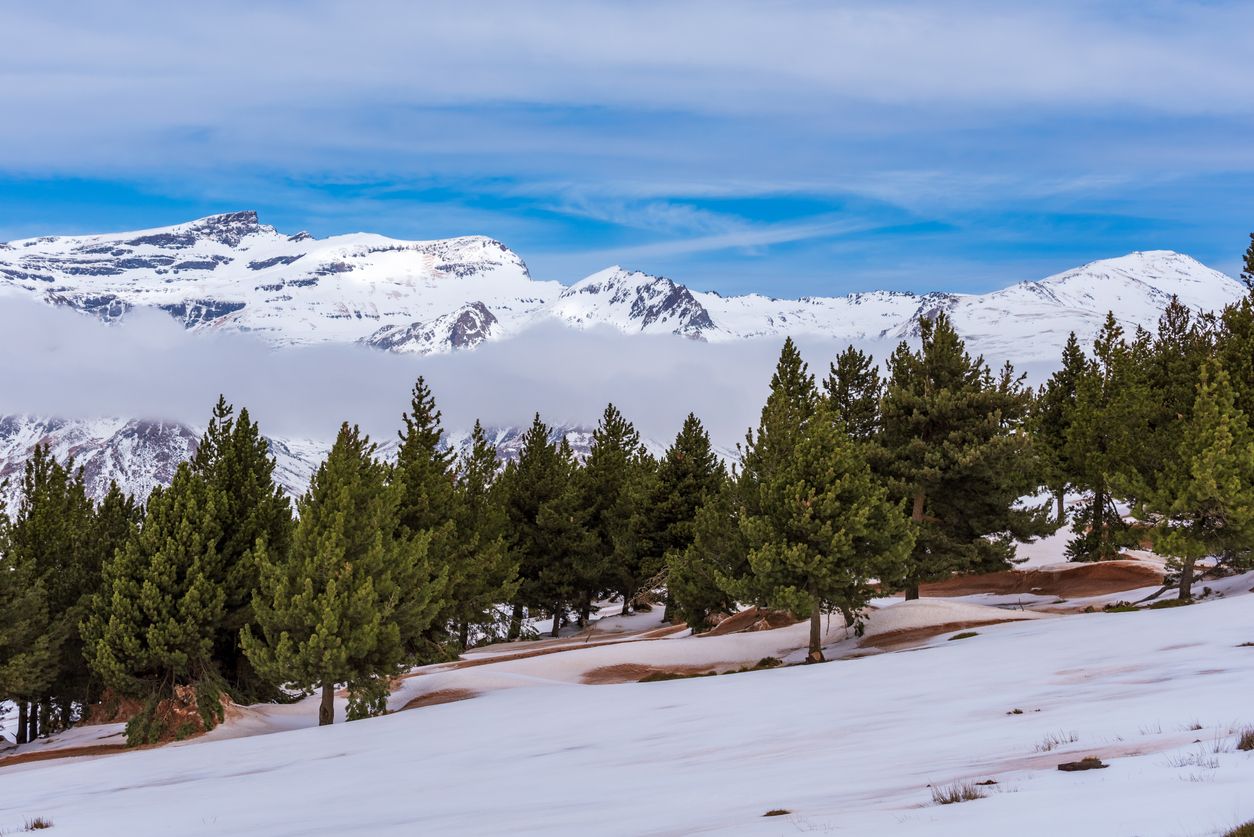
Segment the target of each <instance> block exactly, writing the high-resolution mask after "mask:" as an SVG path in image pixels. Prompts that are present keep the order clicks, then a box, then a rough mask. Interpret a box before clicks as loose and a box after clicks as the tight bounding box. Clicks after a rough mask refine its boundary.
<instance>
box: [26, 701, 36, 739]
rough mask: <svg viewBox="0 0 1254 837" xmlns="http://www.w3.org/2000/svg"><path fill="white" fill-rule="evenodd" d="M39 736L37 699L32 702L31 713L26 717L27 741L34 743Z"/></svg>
mask: <svg viewBox="0 0 1254 837" xmlns="http://www.w3.org/2000/svg"><path fill="white" fill-rule="evenodd" d="M38 737H39V704H38V702H36V701H33V700H32V701H31V702H30V715H29V716H28V717H27V719H26V741H27V742H28V743H34V741H35V739H36V738H38Z"/></svg>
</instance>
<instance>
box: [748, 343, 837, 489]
mask: <svg viewBox="0 0 1254 837" xmlns="http://www.w3.org/2000/svg"><path fill="white" fill-rule="evenodd" d="M817 406H818V391H817V389H816V388H815V385H814V376H813V375H812V374H810V371H809V368H808V367H807V365H806V363H805V361H803V360H802V359H801V353H800V352H799V351H797V346H796V344H795V343H793V342H792V338H791V337H789V338H787V339H785V340H784V347H783V349H782V350H781V351H780V355H779V361H778V362H777V363H776V366H775V372H774V373H773V374H772V375H771V390H770V394H769V395H768V396H767V399H766V404H765V405H764V406H763V407H762V414H761V416H760V417H759V420H758V430H757V433H756V435H755V434H754V432H753V431H752V430H750V431H749V432H748V433H747V434H746V435H745V444H744V446H743V448H742V449H741V474H740V479H739V480H738V482H739V484H741V485H742V486H743V487H744V489H745V491H744V492H743V498H742V499H743V500H744V501H745V502H748V503H750V511H754V509H753V508H752V505H751V504H752V502H754V500H755V498H756V496H757V494H756V486H757V483H759V482H761V481H762V480H765V479H768V478H769V477H770V475H771V472H772V471H773V470H774V469H775V468H777V467H779V466H780V464H781V463H782V462H783V461H784V460H786V459H787V458H788V456H789V455H790V454H791V452H792V447H793V445H795V444H796V443H797V439H798V438H799V437H800V435H801V432H802V428H803V427H804V426H805V424H806V422H808V421H809V420H810V418H811V417H812V416H813V415H814V411H815V409H816V408H817Z"/></svg>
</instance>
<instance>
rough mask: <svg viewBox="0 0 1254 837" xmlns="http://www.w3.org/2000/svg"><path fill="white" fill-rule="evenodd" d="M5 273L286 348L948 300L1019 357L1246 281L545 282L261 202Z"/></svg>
mask: <svg viewBox="0 0 1254 837" xmlns="http://www.w3.org/2000/svg"><path fill="white" fill-rule="evenodd" d="M834 267H835V266H834ZM4 288H8V289H10V290H11V291H15V292H19V293H25V294H29V295H32V296H36V297H38V298H40V299H43V300H45V301H47V302H50V303H53V304H58V305H70V306H72V307H75V308H79V309H80V310H84V311H89V312H91V313H93V314H95V315H96V316H99V317H101V318H103V319H106V320H113V319H117V318H118V317H122V316H125V314H126V312H127V311H129V310H130V309H131V308H133V307H135V306H157V307H163V308H165V310H167V311H169V312H170V313H172V314H173V315H175V316H177V317H179V318H181V319H183V320H184V322H185V323H186V324H187V325H188V327H189V328H195V329H213V330H225V331H249V332H252V333H255V334H256V335H258V336H261V337H263V338H265V339H268V340H270V341H271V342H273V343H274V344H276V345H294V344H306V343H324V342H364V343H368V344H371V345H376V346H379V347H381V348H386V349H389V350H391V351H396V352H417V353H424V354H428V353H439V352H447V351H451V350H454V349H465V348H470V347H473V346H474V345H477V344H479V343H481V342H483V341H485V340H493V341H494V340H502V339H508V338H510V337H512V336H515V335H517V334H519V333H520V332H522V331H524V330H526V329H528V328H530V327H532V326H534V325H536V324H538V323H541V322H546V321H559V322H563V323H566V324H567V325H571V326H574V327H576V328H594V327H606V326H608V327H610V328H614V329H617V330H618V331H621V332H624V333H629V334H672V333H673V334H678V335H682V336H685V337H690V338H696V339H701V340H707V341H711V342H717V341H730V340H744V339H750V338H762V337H768V338H779V337H782V336H784V335H787V334H792V335H815V336H820V337H825V338H834V339H838V340H849V341H855V342H868V341H870V342H876V341H878V342H882V343H884V344H885V345H887V346H889V347H891V345H892V344H893V343H895V342H896V341H898V340H900V339H903V338H908V337H911V336H913V335H914V333H915V331H916V329H917V325H916V324H917V321H918V318H919V317H920V316H921V315H925V314H928V315H930V314H932V313H934V312H936V311H940V310H944V311H948V312H949V313H950V315H951V316H952V318H953V320H954V324H955V326H956V327H957V328H958V330H959V332H960V333H961V334H962V335H963V336H964V338H966V340H967V342H968V345H969V348H971V350H972V351H973V352H976V353H982V354H984V355H985V356H986V357H988V358H991V359H997V360H1000V359H1001V358H1005V357H1010V358H1013V359H1015V361H1016V362H1017V363H1019V364H1024V363H1027V362H1039V361H1053V360H1055V359H1056V358H1057V356H1058V353H1059V351H1060V349H1061V347H1062V345H1063V343H1064V342H1065V340H1066V338H1067V335H1068V333H1070V332H1071V331H1075V332H1076V333H1077V335H1078V336H1079V337H1080V340H1081V342H1082V343H1088V342H1089V341H1091V339H1092V338H1093V336H1094V335H1095V334H1096V333H1097V331H1098V329H1099V328H1100V326H1101V323H1102V320H1103V318H1104V317H1105V314H1106V312H1107V311H1108V310H1113V311H1114V312H1115V313H1116V315H1117V317H1118V318H1119V319H1120V322H1121V323H1122V324H1123V325H1124V327H1125V328H1127V329H1129V330H1131V329H1133V328H1135V327H1136V326H1144V327H1147V328H1150V327H1153V326H1154V324H1155V323H1156V322H1157V320H1158V317H1159V315H1160V314H1161V312H1162V309H1163V308H1164V307H1165V306H1166V304H1167V301H1168V300H1169V299H1170V297H1171V296H1172V295H1173V294H1175V295H1177V296H1178V297H1179V298H1180V300H1181V301H1182V302H1183V303H1184V304H1185V305H1187V306H1189V307H1190V308H1193V309H1195V310H1217V309H1219V308H1222V307H1223V306H1224V305H1226V304H1227V303H1229V302H1232V301H1234V300H1236V299H1239V298H1241V296H1242V295H1243V294H1244V288H1243V287H1242V286H1241V284H1240V283H1239V282H1237V281H1235V280H1234V279H1232V278H1230V277H1228V276H1225V275H1224V274H1222V273H1220V272H1218V271H1215V270H1211V269H1210V268H1208V267H1206V266H1204V265H1202V264H1200V263H1199V262H1197V261H1195V260H1194V259H1192V258H1190V257H1188V256H1186V255H1183V254H1180V253H1174V252H1171V251H1167V250H1152V251H1145V252H1137V253H1130V254H1128V255H1125V256H1120V257H1118V258H1113V259H1105V260H1100V261H1096V262H1092V263H1090V264H1087V265H1084V266H1082V267H1078V268H1075V269H1073V270H1069V271H1066V272H1064V273H1060V274H1057V275H1055V276H1050V277H1047V278H1045V279H1042V280H1040V281H1035V282H1021V283H1019V284H1016V285H1013V286H1010V287H1007V288H1004V289H1002V290H998V291H994V292H992V293H986V294H948V293H931V294H925V295H922V296H917V295H915V294H910V293H899V292H891V291H870V292H866V293H855V294H851V295H848V296H841V297H806V298H802V299H775V298H771V297H764V296H760V295H757V294H748V295H744V296H733V297H723V296H720V295H718V294H716V293H709V292H700V291H693V290H691V289H689V288H687V287H685V286H684V285H682V284H679V283H678V282H675V281H674V280H671V279H667V278H663V277H658V276H652V275H649V274H645V273H641V272H639V271H632V270H629V269H625V268H623V267H619V266H617V265H615V266H613V267H610V268H607V269H605V270H602V271H598V272H597V273H594V274H592V275H591V276H588V277H587V278H585V279H583V280H581V281H579V282H576V283H575V284H573V285H571V286H569V287H563V286H562V285H561V284H559V283H557V282H551V281H537V280H535V279H533V278H532V277H531V275H530V274H529V273H528V271H527V267H526V265H525V263H524V262H523V260H522V258H521V257H520V256H519V255H518V254H516V253H514V252H513V251H511V250H510V249H508V248H507V247H505V245H503V244H501V243H500V242H497V241H494V240H492V239H490V238H485V237H483V236H465V237H461V238H453V239H446V240H435V241H401V240H397V239H391V238H386V237H384V236H379V235H374V234H370V233H354V234H350V235H340V236H333V237H331V238H326V239H317V238H313V237H311V236H307V235H306V236H301V235H297V236H286V235H284V234H282V233H280V232H278V231H277V230H275V229H274V228H273V227H270V226H268V225H266V224H262V223H260V222H259V221H258V219H257V216H256V214H255V213H252V212H240V213H232V214H228V215H217V216H210V217H207V218H202V219H199V220H196V221H191V222H188V223H185V224H178V225H175V226H172V227H165V228H161V229H156V230H142V231H139V232H130V233H114V234H109V235H92V236H56V237H44V238H36V239H25V240H21V241H14V242H10V243H9V244H7V245H0V289H4Z"/></svg>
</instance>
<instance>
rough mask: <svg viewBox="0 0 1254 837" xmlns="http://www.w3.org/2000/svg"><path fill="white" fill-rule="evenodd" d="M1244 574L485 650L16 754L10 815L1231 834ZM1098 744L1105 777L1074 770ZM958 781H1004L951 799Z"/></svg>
mask: <svg viewBox="0 0 1254 837" xmlns="http://www.w3.org/2000/svg"><path fill="white" fill-rule="evenodd" d="M1232 581H1234V582H1236V581H1239V582H1240V583H1241V586H1240V588H1235V585H1234V588H1235V589H1234V592H1233V593H1232V595H1231V597H1230V598H1223V599H1220V600H1218V601H1207V602H1203V603H1200V604H1196V605H1193V606H1191V607H1179V608H1172V609H1166V610H1153V611H1143V612H1138V613H1100V612H1099V613H1090V614H1079V615H1074V616H1068V617H1065V618H1046V619H1029V620H1024V621H1017V622H1014V623H1011V624H1005V625H995V626H982V627H979V628H978V630H977V631H975V635H973V636H970V637H968V638H966V639H964V640H962V641H959V642H950V641H948V638H947V636H946V635H944V634H942V635H941V636H937V637H935V638H934V639H933V640H931V641H928V642H926V643H924V647H922V648H916V649H914V650H911V651H909V652H906V653H881V654H874V653H872V654H871V655H870V656H862V657H859V658H856V659H842V660H837V661H834V662H831V663H828V664H826V665H814V666H796V667H792V668H781V669H773V670H767V671H757V672H749V673H744V674H735V675H729V676H723V677H698V678H694V679H685V680H673V681H669V682H655V683H638V682H636V683H622V684H620V685H580V682H579V681H580V680H581V679H582V678H578V677H572V676H571V674H572V671H579V670H585V671H586V670H587V668H588V667H589V666H590V665H601V664H605V663H611V664H612V663H613V662H615V661H617V660H620V659H623V658H624V655H629V656H630V657H631V658H632V659H636V660H653V659H655V657H656V658H657V659H658V660H668V661H673V660H677V659H683V660H689V661H695V662H697V663H698V664H699V665H698V666H696V668H698V669H699V670H702V669H708V668H709V667H710V665H711V661H714V660H719V661H723V660H738V659H739V660H753V659H755V658H756V654H758V653H761V652H762V649H763V648H764V647H765V648H768V649H769V650H768V651H767V653H770V651H778V648H779V647H780V645H784V647H787V646H786V644H785V643H781V642H780V640H778V639H775V638H773V637H771V636H770V634H771V633H775V634H789V632H791V634H795V636H791V635H790V636H791V639H792V642H793V646H794V647H795V645H796V644H797V643H804V632H803V631H801V630H795V629H781V630H780V631H777V632H762V633H757V634H741V635H736V636H733V637H722V638H718V637H716V638H708V637H684V636H682V635H681V636H678V637H676V638H668V639H656V640H652V641H649V642H639V643H634V644H632V645H620V644H614V645H609V646H601V647H588V648H585V649H581V650H573V651H566V652H564V653H561V654H549V655H545V656H536V657H533V658H532V659H531V660H529V661H528V660H524V661H519V662H518V663H505V664H503V665H487V666H477V667H475V668H472V669H467V670H466V671H465V674H467V675H472V676H473V681H471V680H470V679H469V678H468V682H473V684H474V685H475V686H477V687H479V688H482V689H483V692H482V693H480V694H478V695H477V696H476V695H475V693H474V692H473V691H472V692H470V693H469V694H466V693H463V694H461V695H456V694H449V691H446V697H450V698H456V697H464V698H469V699H466V700H460V701H458V702H451V703H444V704H442V705H430V706H423V707H421V708H417V709H412V710H409V711H402V712H397V713H395V714H391V715H387V716H384V717H381V718H373V719H368V720H363V721H354V722H352V723H339V722H337V723H336V724H334V725H333V726H329V727H313V726H312V724H313V723H314V721H315V718H316V711H315V709H314V706H313V705H312V704H311V703H305V704H303V705H302V704H296V705H292V706H277V707H256V708H255V709H257V710H261V711H263V712H264V713H265V718H266V719H267V720H270V721H271V723H269V724H267V725H265V726H263V728H262V729H258V730H256V731H255V732H267V731H269V732H272V734H268V735H266V734H255V732H254V733H253V734H251V735H250V734H249V732H250V730H248V729H241V730H240V732H241V733H242V734H244V735H246V736H247V737H240V738H228V739H226V740H221V737H220V736H217V735H214V736H211V737H210V738H218V740H206V739H200V740H192V741H188V742H184V743H181V744H174V745H170V746H167V747H164V748H160V749H152V750H140V751H136V752H126V753H118V754H112V755H107V756H104V757H97V758H77V759H70V760H64V759H62V760H49V761H34V762H29V763H25V764H13V765H11V766H7V767H4V768H0V784H2V785H3V789H4V793H3V794H0V829H4V830H5V831H6V832H15V831H19V830H21V829H22V827H23V823H24V822H25V821H27V820H29V819H31V818H34V817H44V818H46V819H47V820H50V821H51V822H52V824H53V827H54V828H55V831H52V832H51V833H52V834H56V835H65V837H73V836H74V835H93V837H94V835H102V834H126V835H133V837H147V836H148V835H154V837H155V835H162V837H164V835H168V834H178V835H180V836H181V837H197V836H198V835H212V836H213V837H217V835H222V834H231V835H296V834H301V835H305V834H317V835H356V834H363V835H365V834H370V835H411V834H440V835H444V834H456V835H498V834H505V833H508V834H511V835H533V834H534V835H546V837H547V835H554V834H591V833H595V834H597V835H605V836H606V837H609V835H659V836H660V835H681V834H683V835H687V834H718V835H724V834H727V835H763V837H765V836H766V835H795V834H798V833H802V834H804V833H815V834H850V835H864V834H892V835H902V836H903V837H915V836H917V837H923V836H924V835H927V836H928V837H931V836H932V835H962V836H963V837H993V835H996V836H997V837H1003V835H1037V834H1056V833H1058V832H1065V833H1067V834H1072V835H1101V836H1102V837H1115V835H1118V836H1119V837H1122V836H1123V835H1145V837H1149V836H1150V835H1162V837H1171V836H1172V835H1215V834H1222V833H1224V832H1225V831H1227V830H1228V829H1229V828H1232V827H1234V826H1236V825H1238V824H1239V823H1242V822H1245V821H1247V820H1250V819H1251V818H1254V795H1252V794H1251V793H1250V788H1251V786H1254V753H1250V752H1243V751H1240V750H1238V749H1236V746H1235V745H1236V738H1237V734H1238V733H1239V731H1240V729H1241V728H1242V727H1244V726H1246V725H1248V724H1250V723H1251V718H1250V709H1249V694H1250V689H1251V688H1254V649H1251V648H1243V647H1239V643H1241V642H1244V641H1247V640H1250V639H1254V609H1251V608H1250V599H1249V595H1248V594H1244V593H1240V592H1237V590H1241V591H1243V590H1244V589H1248V588H1249V586H1250V584H1251V577H1250V576H1248V575H1247V576H1245V577H1244V578H1241V579H1232ZM922 604H925V603H923V602H908V603H898V604H894V605H891V606H889V607H886V608H884V610H882V611H880V612H878V613H877V614H876V618H880V617H883V618H886V619H887V618H890V617H891V616H892V615H893V612H894V611H898V610H904V611H907V612H909V611H911V610H912V609H917V606H918V605H922ZM903 621H904V620H903ZM950 635H952V634H950ZM589 645H592V644H591V643H589ZM772 645H774V646H775V647H772ZM489 650H491V649H489ZM524 663H525V664H526V665H524ZM494 669H495V670H496V671H497V673H496V674H495V676H494V677H493V675H491V672H492V671H493V670H494ZM426 676H430V675H426ZM422 679H423V677H421V676H420V677H418V678H414V679H413V680H410V681H407V682H408V683H409V684H415V685H416V684H418V683H420V682H421V681H422ZM520 686H521V688H519V687H520ZM450 691H451V690H450ZM228 717H230V716H228ZM339 717H343V716H342V712H341V714H340V715H339ZM249 723H250V719H249V718H247V717H245V718H240V719H238V720H235V719H230V720H228V721H227V724H226V725H225V727H223V728H222V731H223V732H226V733H229V732H231V728H232V726H237V727H244V726H246V725H248V724H249ZM294 726H299V727H304V728H295V729H293V728H292V727H294ZM266 727H268V728H266ZM284 727H286V728H287V730H286V731H274V730H276V729H284ZM87 729H90V728H87ZM116 729H117V728H116V727H114V729H113V731H115V732H116ZM216 732H217V731H215V733H216ZM114 740H116V739H114ZM33 746H35V745H32V747H33ZM1086 756H1095V757H1098V758H1100V759H1101V760H1102V761H1103V762H1105V763H1106V764H1107V765H1108V766H1109V767H1108V769H1104V770H1089V771H1084V772H1061V771H1059V770H1058V769H1057V768H1058V765H1059V764H1060V763H1063V762H1072V761H1076V760H1079V759H1081V758H1083V757H1086ZM955 783H970V784H972V785H973V787H974V788H975V789H976V790H978V791H979V792H980V793H981V794H982V798H975V799H971V800H969V801H966V802H962V803H960V804H950V805H938V804H935V803H934V802H933V796H932V791H933V788H944V787H949V786H951V785H953V784H955ZM975 783H981V784H975ZM770 811H774V812H777V813H778V815H777V816H764V815H765V814H766V813H767V812H770Z"/></svg>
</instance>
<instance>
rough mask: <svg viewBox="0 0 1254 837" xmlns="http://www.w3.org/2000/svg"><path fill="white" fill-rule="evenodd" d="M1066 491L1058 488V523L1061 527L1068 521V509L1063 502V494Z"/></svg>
mask: <svg viewBox="0 0 1254 837" xmlns="http://www.w3.org/2000/svg"><path fill="white" fill-rule="evenodd" d="M1064 493H1065V492H1064V491H1063V490H1062V489H1059V490H1058V494H1057V500H1058V525H1059V526H1060V527H1061V526H1062V525H1063V524H1064V523H1066V522H1067V510H1066V509H1065V508H1064V507H1063V504H1062V502H1063V494H1064Z"/></svg>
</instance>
